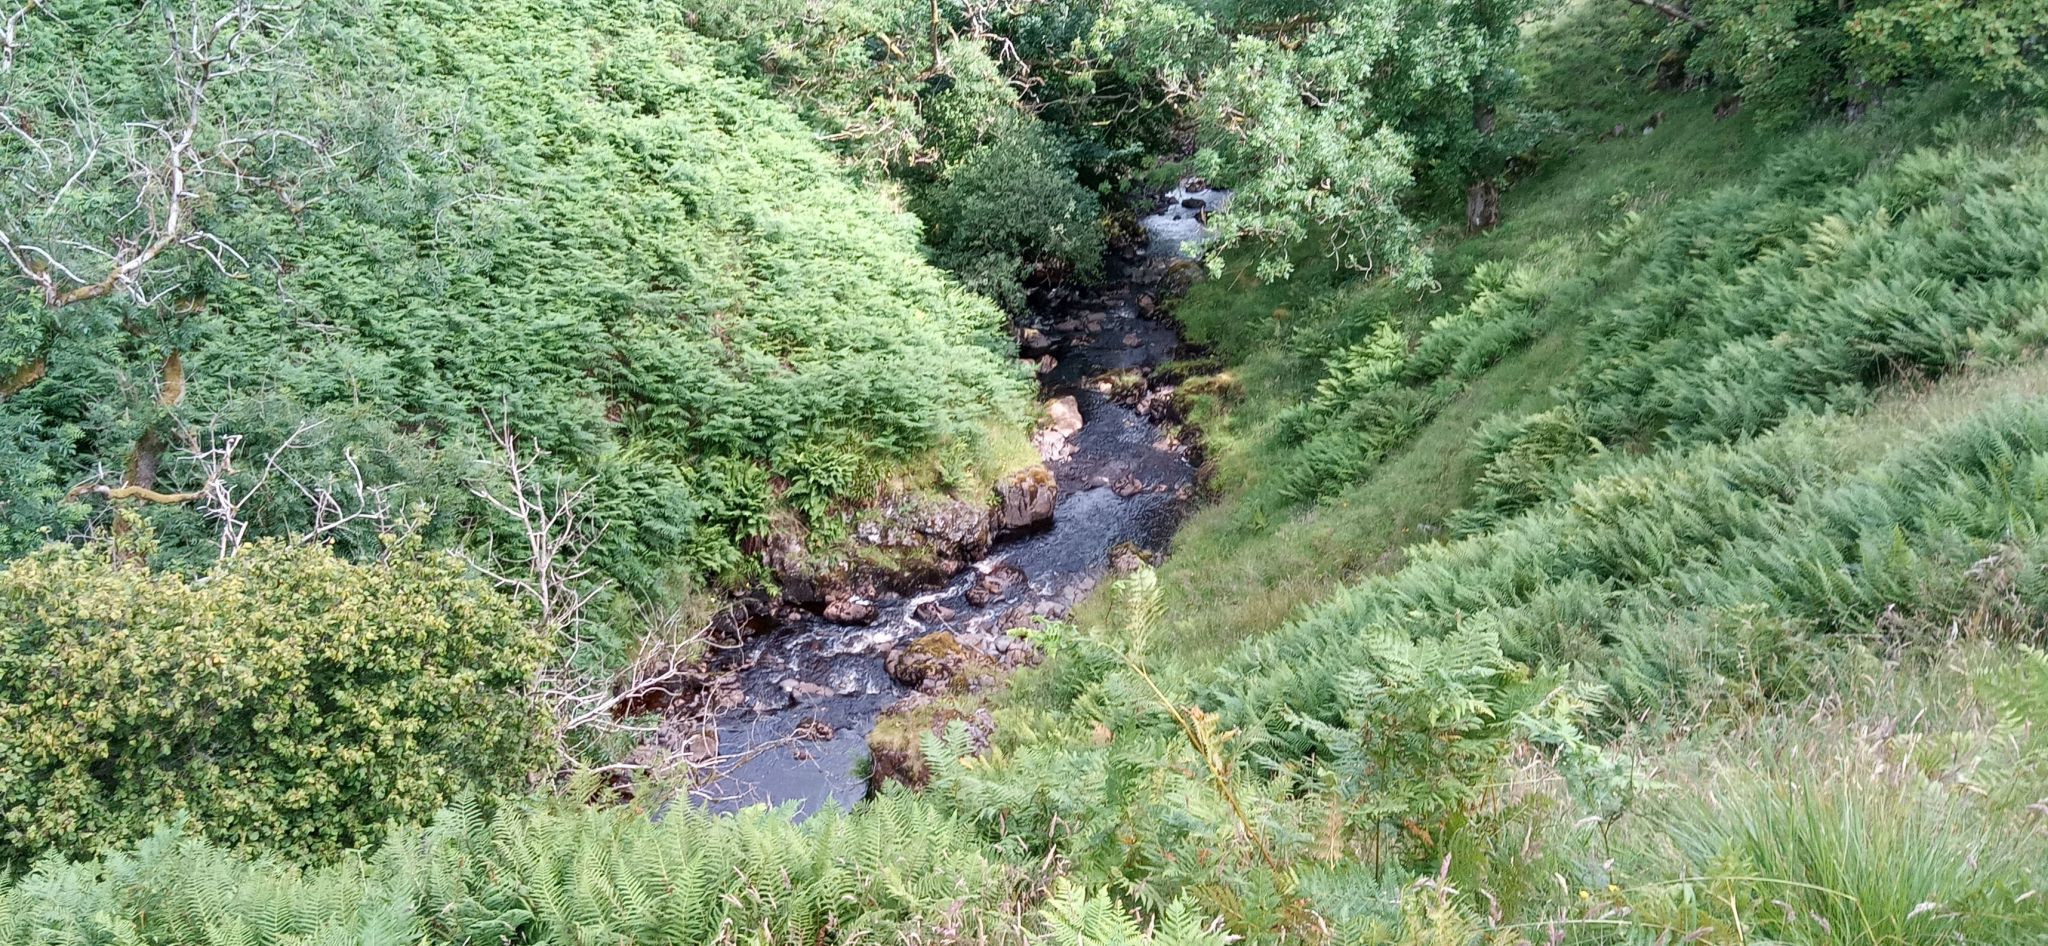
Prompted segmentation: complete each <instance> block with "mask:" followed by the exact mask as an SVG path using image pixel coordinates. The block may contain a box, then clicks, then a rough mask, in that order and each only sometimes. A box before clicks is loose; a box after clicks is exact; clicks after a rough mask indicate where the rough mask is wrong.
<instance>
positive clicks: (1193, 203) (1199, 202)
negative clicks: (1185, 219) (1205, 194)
mask: <svg viewBox="0 0 2048 946" xmlns="http://www.w3.org/2000/svg"><path fill="white" fill-rule="evenodd" d="M1180 205H1181V206H1182V207H1186V208H1187V209H1189V210H1200V209H1202V208H1204V207H1207V206H1209V202H1208V201H1206V200H1203V199H1202V198H1200V197H1183V198H1181V201H1180Z"/></svg>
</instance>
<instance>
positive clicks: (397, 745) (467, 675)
mask: <svg viewBox="0 0 2048 946" xmlns="http://www.w3.org/2000/svg"><path fill="white" fill-rule="evenodd" d="M138 535H139V534H137V533H131V534H130V535H129V536H126V537H124V540H125V541H130V542H134V541H138V538H137V536H138ZM138 551H139V550H138ZM544 648H545V644H544V643H543V642H542V641H539V640H538V639H536V638H535V636H534V635H533V633H532V631H531V630H530V629H529V628H528V626H527V624H526V622H525V621H524V619H523V616H522V615H521V614H520V612H519V611H518V610H517V609H516V608H515V607H514V606H513V605H512V604H511V603H509V602H508V601H507V600H506V599H504V598H503V597H501V596H499V595H498V594H496V593H495V592H494V591H492V590H491V589H490V588H489V587H487V586H486V585H484V584H483V583H482V582H480V581H478V580H476V579H474V578H471V577H468V576H467V575H466V574H465V567H464V566H463V565H462V563H461V562H459V561H457V560H455V559H454V558H452V557H451V556H448V555H446V554H444V553H435V552H429V551H427V550H426V549H424V548H422V547H421V546H420V544H419V543H418V542H417V541H416V540H406V541H400V542H397V543H396V544H394V545H393V546H392V547H390V548H389V549H388V550H387V553H386V556H385V557H384V558H383V559H381V560H379V561H375V562H370V563H365V564H350V563H348V562H345V561H342V560H341V559H339V558H337V557H336V556H335V555H333V554H332V553H331V552H329V551H327V550H325V549H322V548H318V547H308V546H299V545H287V544H282V543H275V542H259V543H255V544H252V545H250V546H247V547H246V548H244V549H243V550H242V551H241V553H240V554H237V555H235V556H233V557H231V558H228V559H226V560H224V561H222V562H220V563H219V564H218V565H216V566H214V567H213V568H212V569H210V570H208V571H207V572H206V573H205V574H204V575H202V576H200V577H197V578H186V577H183V576H181V575H178V574H175V573H169V572H152V571H149V570H147V569H146V568H144V567H142V566H140V565H135V564H122V563H119V562H117V561H115V560H113V558H112V557H111V556H110V555H109V550H108V549H107V548H106V547H105V546H103V545H95V546H90V547H87V548H82V549H73V548H63V547H56V546H52V547H49V548H46V549H44V550H43V551H40V552H37V553H35V554H33V555H31V556H29V557H27V558H23V559H20V560H17V561H15V562H13V563H12V564H10V565H9V566H8V567H7V568H6V569H5V570H4V571H0V720H4V722H5V725H4V726H0V731H4V733H5V735H4V736H0V760H4V763H5V764H4V768H5V770H6V773H7V774H6V777H5V779H4V780H0V819H4V826H5V832H4V834H0V860H4V861H5V862H7V863H11V864H21V863H24V862H26V861H27V860H29V859H30V858H31V857H33V856H34V855H37V854H39V853H41V852H43V851H45V850H55V851H62V852H66V853H79V852H84V851H89V850H91V849H92V848H93V847H94V846H96V845H99V844H105V843H109V842H114V841H119V840H124V839H129V838H136V837H140V836H142V835H143V834H145V833H147V832H148V831H149V830H150V828H151V826H152V825H154V824H156V823H157V822H159V821H161V820H163V819H166V818H169V817H171V816H172V815H173V814H175V813H177V812H187V813H189V814H190V816H191V819H192V821H191V827H192V830H194V831H196V832H200V833H203V834H204V835H205V836H207V837H210V838H214V839H218V840H221V841H224V842H230V843H237V844H240V843H255V844H262V845H266V846H274V847H278V848H283V849H287V850H290V851H294V852H300V853H307V852H310V853H318V854H333V853H335V852H336V851H339V850H341V849H343V848H345V847H349V846H352V845H356V844H360V843H362V842H364V841H366V840H369V839H373V838H375V837H377V836H378V835H379V834H380V833H381V832H382V830H383V828H384V825H385V824H386V823H387V822H391V821H409V820H412V819H415V818H419V817H422V816H425V815H427V814H428V813H430V812H432V811H433V810H434V809H435V808H437V807H439V806H441V805H443V804H446V803H447V802H448V801H449V800H450V799H451V798H454V797H455V796H457V795H460V794H462V793H464V792H470V791H501V790H508V789H513V788H518V787H521V786H523V785H524V783H525V778H526V774H527V772H528V771H529V770H530V769H531V768H532V767H534V766H535V765H537V764H538V763H539V762H540V761H541V760H540V759H539V758H538V757H537V756H536V755H535V754H534V753H535V751H536V749H537V747H538V745H539V743H538V742H537V741H536V737H537V736H538V735H539V730H540V726H541V723H542V719H541V718H540V716H539V714H538V711H537V710H536V709H535V708H534V707H533V706H532V705H531V704H530V703H529V702H528V701H527V700H526V698H525V696H524V692H525V688H526V687H527V686H528V685H529V684H530V683H531V681H532V680H533V678H534V674H535V671H536V670H537V669H538V666H539V661H540V657H541V654H542V652H543V650H544Z"/></svg>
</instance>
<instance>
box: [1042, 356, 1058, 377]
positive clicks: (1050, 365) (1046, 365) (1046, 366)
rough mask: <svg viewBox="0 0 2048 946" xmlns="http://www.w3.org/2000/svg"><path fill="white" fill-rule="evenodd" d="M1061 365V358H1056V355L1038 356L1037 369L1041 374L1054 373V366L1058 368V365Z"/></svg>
mask: <svg viewBox="0 0 2048 946" xmlns="http://www.w3.org/2000/svg"><path fill="white" fill-rule="evenodd" d="M1059 366H1060V360H1059V359H1057V358H1054V357H1053V356H1051V355H1040V356H1038V368H1037V370H1038V373H1039V374H1051V373H1052V369H1054V368H1057V367H1059Z"/></svg>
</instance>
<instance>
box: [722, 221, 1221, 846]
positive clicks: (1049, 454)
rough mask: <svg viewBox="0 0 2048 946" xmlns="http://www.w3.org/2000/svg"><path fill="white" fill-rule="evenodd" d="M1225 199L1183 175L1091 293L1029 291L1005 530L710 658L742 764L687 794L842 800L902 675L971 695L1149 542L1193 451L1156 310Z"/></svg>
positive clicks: (725, 735) (1191, 266)
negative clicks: (1166, 367) (951, 568)
mask: <svg viewBox="0 0 2048 946" xmlns="http://www.w3.org/2000/svg"><path fill="white" fill-rule="evenodd" d="M1227 197H1228V195H1227V194H1226V193H1224V192H1221V191H1214V190H1209V189H1208V188H1206V186H1205V185H1203V184H1201V183H1200V182H1187V183H1185V184H1183V185H1182V186H1181V187H1178V188H1176V189H1174V190H1173V191H1172V192H1169V193H1168V194H1166V195H1164V196H1162V197H1161V198H1160V199H1159V200H1158V202H1157V204H1156V206H1155V207H1154V209H1153V212H1152V213H1150V214H1148V215H1146V216H1144V217H1142V218H1141V219H1140V221H1139V222H1140V223H1141V225H1143V227H1144V229H1145V233H1146V240H1145V242H1144V243H1143V244H1134V245H1131V246H1127V247H1125V248H1123V249H1122V250H1121V251H1119V252H1114V253H1112V255H1111V257H1110V259H1108V260H1107V261H1106V263H1107V265H1106V278H1105V279H1104V280H1103V283H1102V285H1100V286H1097V287H1094V288H1091V289H1086V290H1080V291H1074V290H1068V289H1054V290H1052V291H1050V292H1047V293H1044V294H1042V295H1041V297H1040V298H1038V299H1036V300H1035V302H1034V305H1033V306H1032V308H1031V311H1030V313H1029V314H1028V315H1027V316H1026V317H1025V318H1023V319H1021V320H1020V326H1019V329H1020V335H1021V337H1022V345H1021V348H1022V350H1023V353H1024V354H1025V355H1026V356H1027V357H1032V358H1035V359H1038V365H1039V377H1040V383H1041V389H1042V390H1041V396H1042V397H1043V398H1044V399H1045V401H1046V404H1047V415H1048V417H1047V420H1046V421H1045V422H1043V423H1041V425H1040V430H1039V432H1038V434H1037V435H1036V436H1035V437H1034V441H1035V442H1036V443H1037V446H1038V448H1039V451H1040V454H1041V457H1042V458H1043V459H1044V461H1045V465H1044V469H1043V471H1035V472H1034V473H1033V477H1034V478H1032V479H1027V480H1025V481H1023V482H1020V483H1009V482H1006V483H1005V484H1003V486H1002V487H1001V490H1002V491H1003V492H1004V494H1005V495H1004V501H1003V502H1002V503H1001V505H1000V507H999V511H998V513H997V515H996V516H995V517H994V518H995V519H996V520H997V521H996V523H995V526H996V527H997V528H998V529H1002V528H1003V527H1005V526H1007V527H1009V531H1007V532H1003V533H1001V534H999V535H998V536H997V538H996V539H995V541H994V542H993V544H992V546H991V547H990V548H989V550H988V552H987V554H986V555H985V556H983V557H981V558H980V559H979V560H977V561H974V562H973V563H972V564H971V565H968V566H967V567H965V568H961V569H959V570H958V571H957V573H955V574H953V575H952V576H951V577H950V578H948V579H946V580H944V581H940V582H934V583H932V585H931V586H929V587H925V588H923V589H921V590H913V591H908V592H904V591H879V592H878V593H876V594H874V595H872V596H867V597H863V598H862V599H861V600H860V601H859V602H858V605H857V607H858V611H857V612H850V611H849V610H848V609H847V608H845V607H841V608H840V609H839V611H838V612H837V613H834V612H832V610H831V609H829V608H828V609H826V612H827V613H824V614H805V615H802V616H797V617H793V618H792V619H789V620H785V621H782V622H781V623H780V624H779V626H777V627H774V628H772V629H767V630H762V631H759V632H756V633H753V634H751V635H749V636H746V637H744V638H743V639H741V640H740V641H739V642H738V644H737V645H736V646H733V647H731V648H729V649H727V650H725V651H724V652H722V654H721V655H720V656H719V658H718V662H717V666H718V669H719V670H720V671H721V672H722V675H723V676H724V677H725V683H724V686H725V687H726V688H727V690H728V692H729V693H732V694H733V698H732V699H729V700H728V701H727V702H728V704H729V706H728V708H727V709H725V710H724V711H722V712H720V713H719V714H718V715H717V718H716V733H717V743H718V747H719V748H718V751H719V754H720V755H722V756H724V757H727V758H736V759H741V760H742V761H740V762H739V764H737V765H736V766H735V767H733V768H732V769H731V770H730V771H729V772H728V773H726V775H725V776H724V777H723V778H722V779H720V780H719V781H717V782H714V783H713V784H711V785H709V786H707V787H706V789H705V790H704V791H703V792H701V793H700V795H701V796H702V799H703V801H705V803H707V804H709V805H710V806H711V807H713V808H719V809H724V808H738V807H744V806H747V805H752V804H763V803H765V804H770V805H783V804H793V805H795V806H797V807H798V808H799V809H800V811H801V812H803V813H805V814H808V813H810V812H813V811H816V810H818V809H819V808H820V807H822V806H824V805H826V804H838V805H841V806H847V805H851V804H853V803H854V802H856V801H859V800H860V799H862V798H863V797H865V796H866V795H867V792H868V788H869V784H868V780H867V779H866V778H865V777H864V774H863V773H862V772H861V771H860V769H861V767H862V766H861V763H862V762H863V760H865V759H866V758H867V755H868V734H869V732H870V731H871V730H872V729H873V728H874V726H875V723H876V721H877V719H879V718H880V717H882V716H883V715H884V714H885V713H886V712H889V711H890V710H891V707H897V706H909V705H914V704H915V703H916V702H917V701H918V700H919V699H920V698H921V697H920V696H919V695H918V694H919V690H920V687H919V686H913V685H911V684H920V685H921V687H922V689H923V690H924V691H928V692H929V691H933V690H940V689H944V688H949V687H951V688H958V687H978V686H980V685H984V684H986V683H988V682H992V680H993V679H994V678H995V677H996V676H999V675H1000V674H1002V673H1003V672H1005V671H1006V670H1008V669H1011V668H1014V667H1015V666H1018V665H1021V664H1027V663H1032V662H1035V661H1036V659H1037V656H1036V653H1035V652H1034V651H1033V650H1032V649H1031V647H1030V645H1029V644H1028V643H1026V642H1025V641H1023V640H1021V639H1019V638H1017V637H1015V636H1014V635H1012V634H1011V633H1010V631H1011V630H1012V629H1013V628H1019V627H1028V626H1031V625H1032V624H1033V623H1035V622H1037V621H1039V620H1059V619H1062V618H1064V617H1066V615H1067V614H1068V612H1069V611H1070V610H1071V609H1072V607H1073V606H1074V605H1075V604H1076V603H1077V602H1078V601H1080V600H1081V599H1082V598H1084V597H1085V596H1087V595H1088V593H1089V592H1091V591H1093V590H1094V588H1095V586H1096V585H1097V583H1098V582H1100V581H1101V580H1102V579H1103V577H1104V575H1105V574H1107V573H1108V572H1109V571H1110V570H1111V569H1112V558H1116V557H1128V556H1130V555H1133V554H1143V555H1146V556H1157V555H1159V554H1163V553H1164V552H1165V551H1166V548H1167V544H1168V542H1169V541H1170V540H1171V538H1172V536H1173V533H1174V530H1175V529H1176V528H1177V527H1178V526H1179V524H1180V522H1181V519H1182V517H1183V515H1184V514H1185V512H1186V508H1187V504H1188V503H1189V501H1190V499H1191V495H1192V492H1193V486H1194V481H1195V470H1196V461H1195V458H1191V456H1190V454H1191V452H1192V450H1191V448H1190V445H1189V444H1186V443H1184V442H1182V441H1181V440H1179V439H1177V438H1176V436H1175V434H1174V430H1175V425H1174V424H1173V423H1172V421H1173V419H1174V414H1175V411H1174V410H1173V406H1172V391H1171V389H1170V388H1169V387H1166V386H1163V385H1162V386H1154V385H1152V384H1151V383H1150V376H1151V374H1152V372H1153V371H1154V369H1156V368H1158V367H1159V366H1160V365H1162V364H1165V363H1166V362H1168V361H1170V360H1172V359H1173V358H1174V357H1176V355H1177V354H1179V353H1180V351H1181V348H1182V343H1181V340H1180V336H1179V333H1178V331H1177V328H1176V327H1175V326H1174V325H1173V324H1172V323H1171V321H1170V320H1168V319H1167V318H1166V317H1165V315H1164V313H1163V312H1161V311H1160V305H1159V303H1160V300H1161V299H1163V298H1167V297H1169V296H1170V295H1171V294H1174V293H1175V292H1177V291H1178V290H1181V289H1185V287H1186V284H1187V283H1188V282H1189V281H1190V280H1192V279H1193V278H1194V277H1195V274H1196V273H1197V272H1198V269H1199V267H1198V266H1197V265H1196V264H1195V263H1194V262H1193V261H1192V260H1191V259H1190V258H1189V251H1190V249H1191V245H1192V244H1194V243H1197V242H1199V241H1200V240H1201V239H1203V238H1205V237H1206V236H1207V230H1206V228H1205V227H1204V225H1203V219H1204V217H1205V216H1206V215H1207V212H1208V211H1209V210H1211V209H1216V208H1220V206H1221V204H1222V203H1223V202H1224V201H1225V200H1227ZM1048 480H1049V482H1048ZM1055 488H1056V489H1055ZM1034 505H1036V506H1038V507H1040V508H1039V509H1037V510H1036V511H1035V512H1034V511H1030V507H1032V506H1034ZM1044 507H1049V511H1050V514H1051V515H1050V521H1049V522H1047V521H1044V517H1043V515H1042V513H1043V512H1045V511H1046V510H1045V508H1044ZM1006 515H1007V516H1009V517H1010V521H1007V522H1006V521H1004V519H1005V517H1006ZM892 671H893V672H892ZM941 674H943V675H944V676H943V678H942V677H941V676H940V675H941Z"/></svg>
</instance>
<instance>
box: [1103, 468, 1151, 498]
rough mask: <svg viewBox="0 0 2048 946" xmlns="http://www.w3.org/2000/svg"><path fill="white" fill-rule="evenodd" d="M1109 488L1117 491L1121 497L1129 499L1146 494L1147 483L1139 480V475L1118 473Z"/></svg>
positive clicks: (1129, 472) (1126, 471) (1125, 472)
mask: <svg viewBox="0 0 2048 946" xmlns="http://www.w3.org/2000/svg"><path fill="white" fill-rule="evenodd" d="M1109 488H1110V489H1111V490H1113V491H1115V492H1116V494H1117V495H1118V496H1119V497H1122V498H1124V499H1129V498H1131V497H1133V496H1136V495H1138V494H1139V493H1142V492H1145V490H1146V485H1145V481H1144V480H1141V479H1139V478H1138V475H1137V474H1135V473H1132V472H1131V471H1129V470H1124V471H1122V472H1120V473H1118V474H1117V476H1116V478H1115V479H1113V480H1111V481H1110V483H1109Z"/></svg>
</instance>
